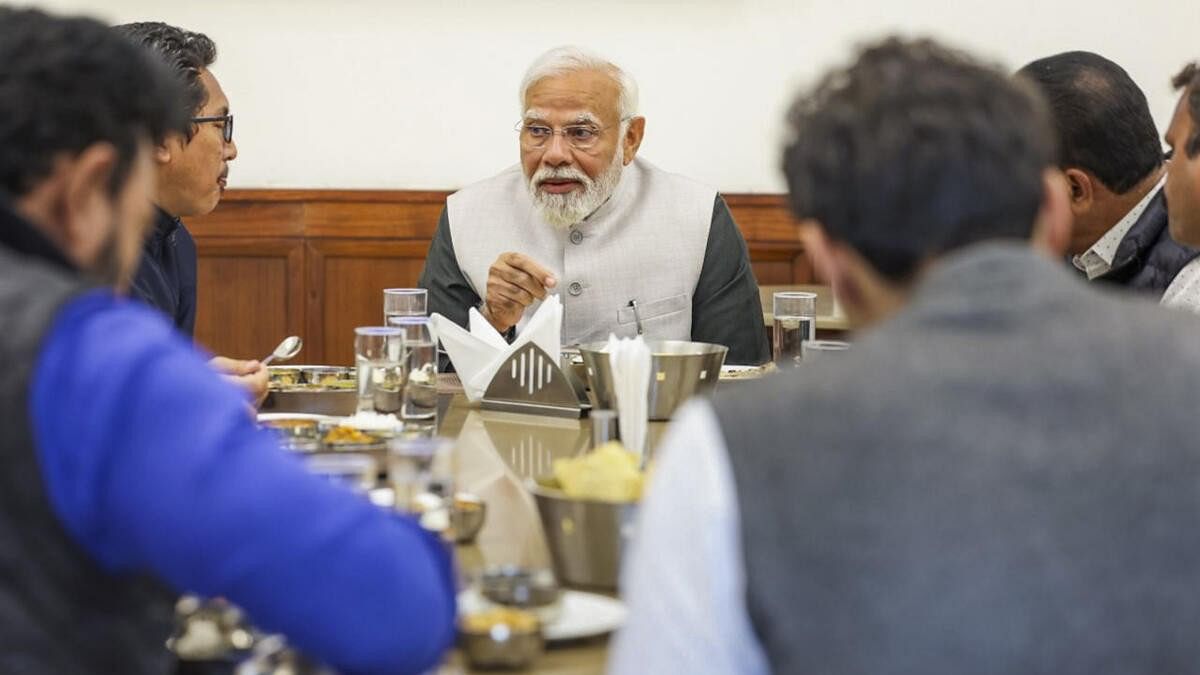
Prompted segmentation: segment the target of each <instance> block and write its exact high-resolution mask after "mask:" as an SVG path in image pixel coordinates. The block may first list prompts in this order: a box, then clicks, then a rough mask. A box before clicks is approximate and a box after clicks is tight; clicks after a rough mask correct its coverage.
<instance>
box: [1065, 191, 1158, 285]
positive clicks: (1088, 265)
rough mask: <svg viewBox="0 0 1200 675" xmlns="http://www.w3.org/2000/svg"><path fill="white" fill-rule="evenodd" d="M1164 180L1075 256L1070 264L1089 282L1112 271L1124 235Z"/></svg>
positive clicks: (1140, 215)
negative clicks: (1088, 246) (1094, 241)
mask: <svg viewBox="0 0 1200 675" xmlns="http://www.w3.org/2000/svg"><path fill="white" fill-rule="evenodd" d="M1166 180H1167V178H1166V176H1163V177H1162V178H1161V179H1159V181H1158V183H1157V184H1156V185H1155V186H1154V188H1153V189H1152V190H1150V191H1149V192H1147V193H1146V196H1145V197H1142V201H1140V202H1138V203H1137V204H1136V205H1135V206H1134V207H1133V208H1132V209H1129V213H1126V214H1125V217H1123V218H1121V220H1119V221H1117V224H1116V225H1113V227H1112V229H1110V230H1109V231H1108V232H1105V233H1104V236H1103V237H1100V239H1098V240H1097V241H1096V243H1095V244H1092V247H1091V248H1089V249H1088V250H1087V251H1085V252H1084V253H1083V254H1082V255H1077V256H1075V258H1074V259H1073V260H1072V262H1073V263H1074V264H1075V267H1076V268H1078V269H1079V271H1081V272H1084V273H1086V274H1087V277H1088V280H1089V281H1090V280H1092V279H1095V278H1096V277H1099V276H1103V275H1105V274H1107V273H1108V271H1109V270H1111V269H1112V264H1113V258H1115V257H1116V255H1117V247H1118V246H1120V245H1121V241H1122V240H1123V239H1125V235H1127V234H1129V230H1130V228H1132V227H1133V225H1134V223H1136V222H1137V221H1138V218H1141V217H1142V213H1143V212H1145V210H1146V207H1147V206H1149V205H1150V201H1151V200H1152V199H1154V196H1155V195H1157V194H1158V191H1159V190H1161V189H1162V187H1163V184H1164V183H1165V182H1166Z"/></svg>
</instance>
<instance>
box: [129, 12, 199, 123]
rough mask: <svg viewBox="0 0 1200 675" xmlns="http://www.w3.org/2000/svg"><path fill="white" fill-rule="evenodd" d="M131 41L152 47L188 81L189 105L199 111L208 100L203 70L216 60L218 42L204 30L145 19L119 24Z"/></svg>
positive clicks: (190, 109)
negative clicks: (211, 38)
mask: <svg viewBox="0 0 1200 675" xmlns="http://www.w3.org/2000/svg"><path fill="white" fill-rule="evenodd" d="M116 29H117V30H118V31H120V32H121V33H122V34H123V35H125V36H126V37H127V38H129V39H130V40H132V41H134V42H135V43H137V44H139V45H141V46H143V47H145V48H146V49H149V50H150V51H151V52H152V53H154V54H155V55H156V56H157V57H158V58H160V59H162V60H163V61H164V62H165V63H166V64H167V65H168V66H170V67H171V68H172V69H174V70H175V72H176V73H177V74H178V75H179V77H181V78H182V79H183V81H184V82H185V83H186V84H187V99H186V100H187V105H188V110H189V111H191V113H192V114H193V115H194V114H198V113H199V112H200V109H201V108H203V107H204V104H205V103H207V102H208V92H206V91H205V90H204V84H203V83H202V82H200V71H202V70H204V69H205V68H208V67H209V66H211V65H212V64H213V62H214V61H216V60H217V45H216V44H214V43H213V41H212V40H210V39H209V38H208V36H207V35H204V34H203V33H193V32H192V31H187V30H183V29H182V28H176V27H175V26H171V25H169V24H165V23H161V22H158V21H143V22H140V23H127V24H124V25H121V26H117V27H116Z"/></svg>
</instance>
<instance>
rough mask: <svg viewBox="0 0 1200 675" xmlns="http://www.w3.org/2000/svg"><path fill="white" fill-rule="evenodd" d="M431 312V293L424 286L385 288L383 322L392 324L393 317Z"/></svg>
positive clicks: (423, 314) (422, 314) (421, 314)
mask: <svg viewBox="0 0 1200 675" xmlns="http://www.w3.org/2000/svg"><path fill="white" fill-rule="evenodd" d="M428 312H429V293H428V291H426V290H425V289H424V288H385V289H383V323H384V324H385V325H388V326H391V325H392V322H393V319H398V318H401V317H406V316H425V315H426V314H427V313H428Z"/></svg>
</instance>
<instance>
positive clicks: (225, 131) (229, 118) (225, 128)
mask: <svg viewBox="0 0 1200 675" xmlns="http://www.w3.org/2000/svg"><path fill="white" fill-rule="evenodd" d="M205 122H213V123H216V122H220V123H221V133H222V138H224V139H225V142H226V143H232V142H233V113H230V114H228V115H210V116H208V117H193V118H192V124H204V123H205Z"/></svg>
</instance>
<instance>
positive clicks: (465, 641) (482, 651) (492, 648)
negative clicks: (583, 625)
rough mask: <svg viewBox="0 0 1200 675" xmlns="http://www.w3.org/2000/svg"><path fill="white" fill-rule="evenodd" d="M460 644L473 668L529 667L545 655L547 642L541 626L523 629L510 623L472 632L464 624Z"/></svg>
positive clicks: (459, 636)
mask: <svg viewBox="0 0 1200 675" xmlns="http://www.w3.org/2000/svg"><path fill="white" fill-rule="evenodd" d="M458 643H459V646H460V647H462V651H463V654H464V655H465V656H466V657H467V663H469V664H470V665H471V667H472V668H511V669H517V668H527V667H529V666H530V665H532V664H533V662H534V661H536V660H537V658H538V657H539V656H541V655H542V651H543V650H544V649H545V646H546V645H545V640H544V639H543V637H542V630H541V627H540V626H539V627H537V628H535V629H534V630H519V629H517V628H515V627H513V626H509V625H507V624H498V625H495V626H492V627H491V628H490V629H488V630H486V631H480V632H475V631H469V630H466V629H464V628H463V627H462V626H461V625H460V626H459V630H458Z"/></svg>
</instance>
